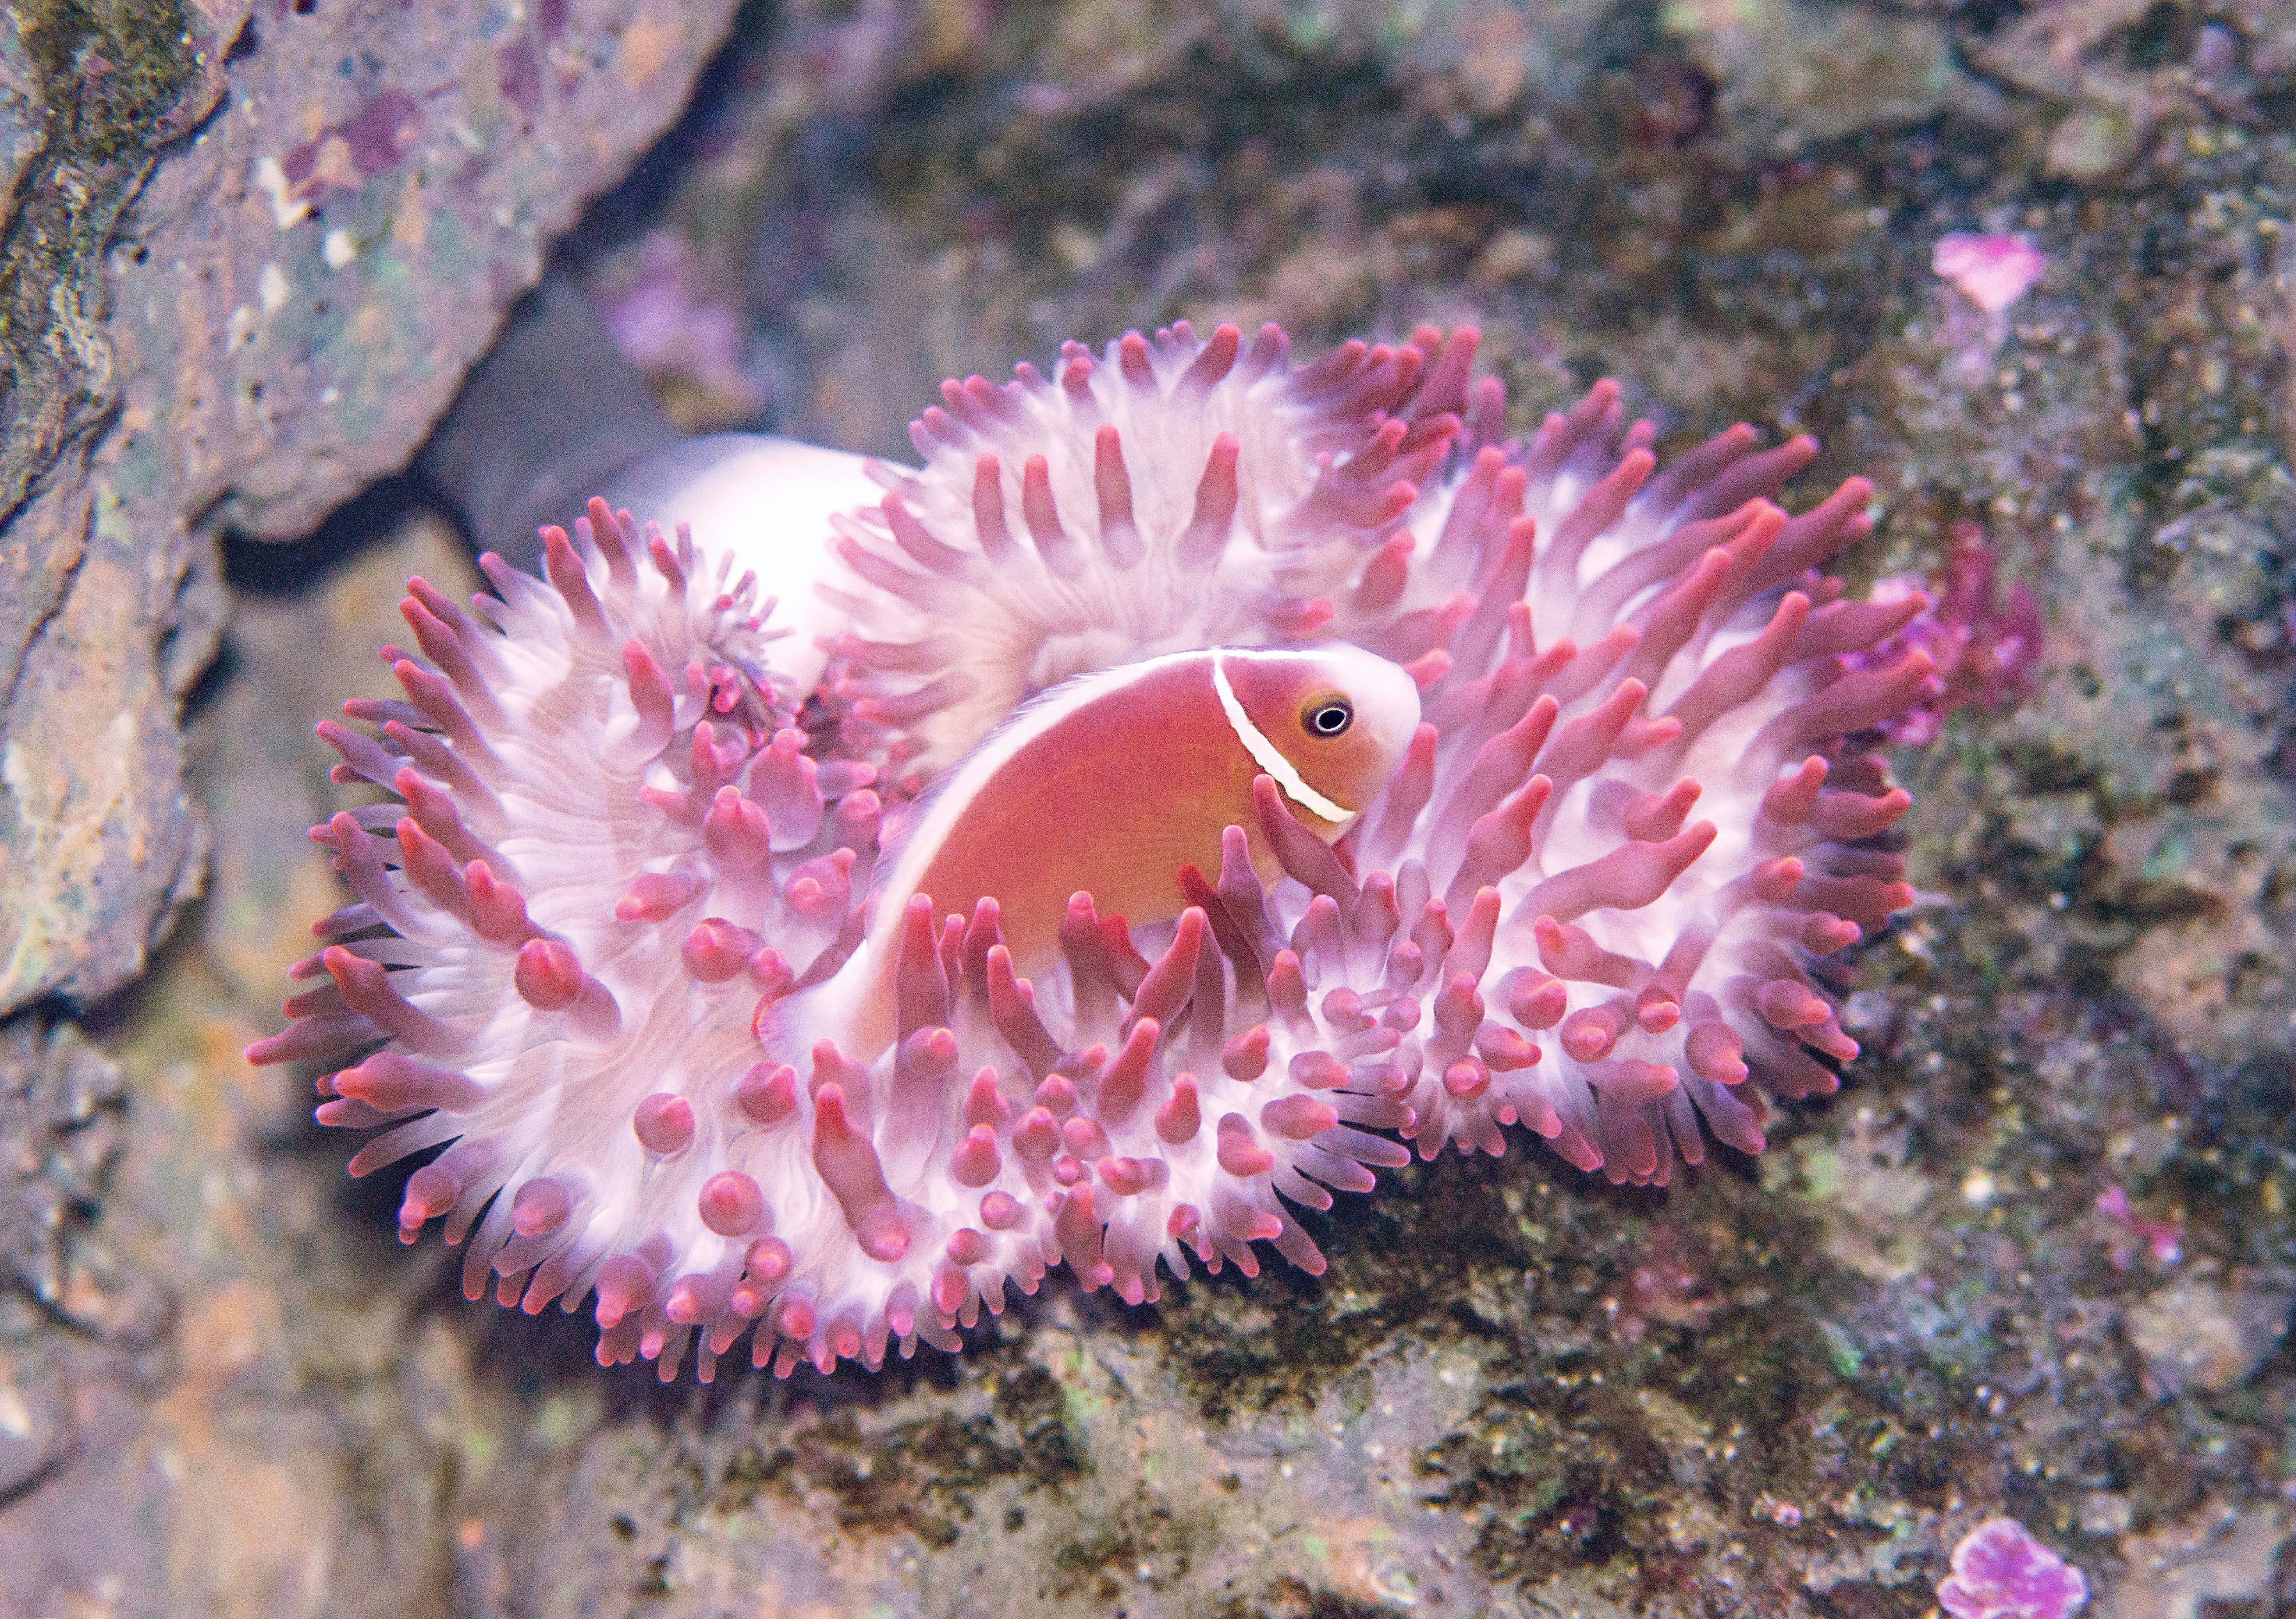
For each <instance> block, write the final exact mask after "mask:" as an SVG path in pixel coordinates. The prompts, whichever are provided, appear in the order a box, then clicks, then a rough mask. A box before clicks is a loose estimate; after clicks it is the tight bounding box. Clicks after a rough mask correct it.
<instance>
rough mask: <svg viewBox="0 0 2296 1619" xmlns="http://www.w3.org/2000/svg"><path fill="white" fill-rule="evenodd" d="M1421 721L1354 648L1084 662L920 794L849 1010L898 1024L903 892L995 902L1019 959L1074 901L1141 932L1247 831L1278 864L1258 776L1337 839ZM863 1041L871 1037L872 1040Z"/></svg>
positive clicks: (1386, 668)
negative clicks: (860, 990) (1226, 835)
mask: <svg viewBox="0 0 2296 1619" xmlns="http://www.w3.org/2000/svg"><path fill="white" fill-rule="evenodd" d="M1418 725H1419V689H1418V687H1417V686H1416V685H1415V683H1413V681H1412V678H1411V676H1410V675H1407V674H1406V673H1405V672H1404V671H1403V670H1402V669H1401V668H1398V666H1396V665H1394V664H1391V663H1390V662H1388V661H1387V660H1386V659H1385V658H1379V657H1376V656H1374V654H1372V653H1370V652H1366V651H1365V650H1362V649H1361V648H1359V647H1354V646H1349V645H1348V644H1346V643H1345V642H1330V643H1328V644H1325V645H1320V646H1316V647H1311V648H1290V649H1248V650H1247V649H1241V648H1214V649H1210V650H1197V651H1189V652H1175V653H1170V654H1169V655H1167V656H1164V657H1160V658H1150V659H1148V660H1146V661H1145V662H1143V663H1137V664H1130V665H1126V666H1120V667H1118V668H1112V669H1104V670H1101V671H1099V672H1097V673H1095V674H1091V675H1081V676H1079V677H1078V678H1077V679H1075V680H1072V681H1070V682H1067V683H1065V684H1062V685H1061V686H1058V687H1055V688H1054V690H1052V691H1049V692H1047V693H1046V695H1045V696H1043V697H1042V698H1039V699H1037V701H1036V702H1034V703H1032V704H1030V705H1029V707H1026V708H1023V709H1021V711H1020V712H1019V713H1018V714H1016V715H1014V716H1013V718H1012V719H1011V720H1010V721H1008V722H1007V723H1006V724H1005V725H1004V726H1003V727H1002V728H1001V729H999V730H998V731H996V732H994V733H993V734H991V735H990V736H989V737H988V740H985V741H983V742H982V743H981V744H980V746H979V747H977V748H974V749H973V751H972V753H971V754H969V755H968V756H966V757H965V758H964V759H963V760H962V761H960V762H959V763H958V764H957V765H955V767H954V768H953V769H952V770H951V771H950V772H949V773H948V775H947V777H946V778H944V780H943V781H942V782H941V784H940V785H939V788H938V789H936V790H935V791H934V792H933V793H932V794H931V796H929V797H927V798H926V799H925V800H924V802H923V803H922V805H921V806H920V808H919V811H918V814H917V817H916V819H915V821H914V823H913V826H912V830H911V831H910V833H909V835H908V837H907V838H906V840H905V841H904V842H903V844H902V845H901V846H900V847H899V849H898V854H897V855H896V857H895V858H894V860H893V861H892V863H891V864H890V868H889V869H888V870H887V871H886V874H885V877H884V880H883V881H882V882H881V884H880V885H879V887H878V890H877V894H876V897H875V901H874V904H873V907H872V917H871V923H870V928H869V932H868V934H867V936H866V937H865V943H864V944H863V945H862V952H863V953H865V954H866V955H867V956H868V957H869V958H870V960H869V961H868V963H867V964H866V967H865V972H864V975H863V976H864V977H865V980H866V981H867V982H868V984H869V985H870V989H869V990H868V991H867V992H865V999H864V1004H863V1005H862V1006H861V1007H860V1008H858V1009H857V1014H858V1015H857V1018H856V1023H857V1025H859V1026H863V1027H865V1028H866V1029H867V1030H868V1032H869V1034H872V1035H875V1034H883V1035H884V1038H885V1039H890V1034H886V1033H885V1030H886V1029H887V1028H889V1027H890V1010H888V1009H889V1008H890V1002H891V999H892V996H891V993H890V987H891V986H890V976H891V973H892V969H893V962H894V959H895V957H896V956H897V955H898V952H899V935H900V929H901V926H902V920H903V917H904V914H905V912H906V907H907V904H908V901H909V897H910V896H911V895H917V894H922V895H926V896H927V897H928V898H929V899H930V900H931V904H932V910H933V914H934V916H935V917H936V918H937V919H938V918H941V917H946V916H948V915H951V914H955V915H957V916H961V917H964V918H968V919H969V918H970V917H971V916H972V912H973V908H974V906H975V904H978V902H980V900H982V899H984V898H993V899H995V900H996V902H997V905H998V908H999V912H1000V916H999V920H1000V924H1001V926H1002V928H1003V932H1004V938H1005V944H1006V946H1007V947H1008V948H1009V949H1010V950H1011V951H1012V953H1013V970H1014V972H1016V973H1017V974H1019V975H1020V976H1021V977H1029V976H1030V975H1031V974H1032V973H1034V972H1037V971H1039V970H1041V969H1044V968H1045V967H1046V966H1048V965H1050V964H1052V963H1053V962H1054V961H1056V960H1057V959H1058V958H1059V955H1060V928H1061V922H1062V919H1063V918H1064V917H1065V916H1066V915H1067V913H1068V905H1069V900H1070V896H1071V895H1075V894H1077V893H1078V892H1080V891H1081V892H1088V893H1089V894H1091V895H1092V897H1093V902H1094V904H1095V908H1096V909H1097V910H1098V912H1100V914H1101V915H1103V916H1107V915H1110V914H1111V913H1115V914H1120V915H1122V916H1123V917H1124V918H1125V919H1126V920H1128V922H1130V923H1131V924H1132V925H1134V926H1136V927H1137V926H1142V925H1144V924H1148V923H1153V922H1159V921H1168V920H1171V919H1172V918H1174V917H1176V916H1177V915H1179V914H1180V912H1182V911H1183V910H1184V909H1185V907H1186V904H1187V900H1186V898H1185V895H1184V894H1183V892H1182V889H1181V887H1180V883H1179V878H1178V871H1179V868H1180V867H1182V866H1184V865H1186V864H1189V863H1194V864H1195V865H1197V866H1199V867H1201V869H1203V870H1205V871H1217V870H1218V866H1219V862H1220V838H1221V834H1222V833H1223V832H1224V831H1225V830H1226V829H1227V828H1229V827H1231V826H1234V827H1241V828H1242V829H1243V831H1244V834H1245V836H1246V838H1247V839H1248V840H1249V844H1250V847H1251V856H1252V864H1253V867H1254V869H1255V870H1256V871H1258V872H1259V875H1260V877H1261V878H1262V879H1272V878H1273V877H1274V876H1275V874H1276V873H1277V872H1278V871H1279V870H1280V867H1279V866H1278V864H1277V863H1276V861H1275V854H1274V851H1273V850H1272V849H1271V848H1270V847H1269V846H1268V845H1267V838H1266V836H1265V834H1263V833H1262V832H1261V830H1259V816H1258V814H1256V813H1255V811H1254V809H1253V805H1252V782H1253V781H1254V780H1255V779H1256V778H1258V777H1259V776H1263V775H1265V776H1267V777H1268V778H1270V779H1271V780H1272V781H1274V782H1275V787H1276V789H1277V791H1278V793H1279V795H1280V796H1281V798H1282V801H1283V805H1284V806H1285V807H1286V808H1287V809H1289V810H1290V811H1291V813H1292V817H1293V819H1294V820H1296V821H1298V822H1300V824H1301V825H1302V826H1304V827H1306V828H1307V829H1308V830H1310V831H1312V832H1314V833H1315V834H1316V836H1318V837H1320V838H1323V839H1324V841H1325V842H1327V843H1328V842H1332V841H1333V840H1335V839H1337V838H1340V837H1341V836H1342V835H1343V834H1344V833H1345V832H1346V831H1347V830H1348V829H1349V827H1350V826H1352V825H1353V824H1354V823H1355V821H1356V818H1357V816H1358V815H1360V814H1362V813H1363V812H1364V811H1365V809H1366V808H1368V807H1369V806H1370V805H1372V804H1373V803H1374V801H1375V800H1376V799H1377V798H1378V797H1379V795H1380V794H1381V792H1382V791H1383V790H1384V789H1385V788H1386V786H1387V784H1388V782H1389V781H1390V779H1392V777H1393V776H1394V775H1395V773H1396V772H1397V770H1398V769H1399V768H1400V767H1401V765H1402V764H1403V760H1404V756H1405V753H1406V749H1407V748H1408V747H1409V745H1410V742H1411V738H1412V733H1413V732H1415V730H1416V729H1417V728H1418ZM861 1043H862V1045H863V1046H864V1048H865V1050H872V1051H873V1050H881V1049H882V1043H881V1041H880V1040H878V1039H875V1038H867V1037H865V1038H864V1039H863V1040H862V1042H861Z"/></svg>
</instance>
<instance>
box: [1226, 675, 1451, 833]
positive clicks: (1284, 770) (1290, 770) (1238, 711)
mask: <svg viewBox="0 0 2296 1619" xmlns="http://www.w3.org/2000/svg"><path fill="white" fill-rule="evenodd" d="M1218 672H1219V675H1220V678H1221V679H1222V680H1223V681H1225V683H1226V687H1227V693H1226V695H1232V696H1233V698H1234V707H1232V708H1231V709H1230V712H1229V715H1228V717H1229V720H1230V722H1231V724H1234V725H1235V727H1236V731H1237V734H1238V735H1239V737H1241V738H1242V740H1243V741H1244V743H1245V745H1246V746H1247V747H1249V748H1251V751H1252V754H1253V756H1254V757H1255V758H1256V759H1258V760H1259V764H1260V765H1261V766H1262V767H1263V768H1264V769H1265V770H1266V771H1267V774H1269V775H1271V776H1273V777H1275V781H1276V785H1277V786H1278V787H1280V788H1282V789H1283V792H1284V794H1285V796H1286V797H1288V798H1289V799H1291V801H1292V803H1293V804H1294V805H1298V806H1300V807H1301V808H1303V809H1306V810H1308V811H1309V812H1310V814H1311V815H1312V817H1313V818H1314V819H1316V820H1321V821H1324V822H1331V823H1332V826H1331V828H1330V830H1331V831H1332V833H1333V835H1334V836H1335V835H1336V834H1337V831H1338V830H1339V829H1340V828H1341V827H1342V826H1344V825H1345V824H1346V823H1347V822H1349V821H1352V820H1353V818H1354V817H1355V816H1357V815H1359V814H1362V813H1363V812H1364V811H1365V809H1367V808H1368V807H1370V805H1371V804H1372V802H1373V801H1374V799H1376V798H1377V797H1379V795H1380V794H1381V793H1382V792H1383V791H1384V790H1385V789H1386V788H1387V784H1388V782H1389V781H1391V780H1393V779H1394V776H1395V773H1396V771H1397V770H1398V769H1399V768H1400V767H1401V765H1402V764H1403V759H1404V754H1405V752H1406V749H1407V748H1409V747H1410V745H1411V737H1412V733H1413V732H1415V731H1416V730H1417V729H1418V726H1419V688H1418V686H1417V684H1416V683H1414V682H1413V680H1412V678H1411V676H1410V675H1407V674H1406V673H1405V672H1404V671H1403V670H1402V669H1401V668H1399V667H1398V666H1396V665H1394V664H1391V663H1390V662H1389V661H1388V660H1387V659H1385V658H1381V657H1379V656H1378V655H1377V654H1375V653H1372V652H1366V651H1365V650H1363V649H1362V648H1361V647H1357V646H1350V645H1349V644H1348V643H1347V642H1339V641H1333V642H1318V643H1316V644H1315V645H1312V646H1305V647H1278V648H1267V649H1253V650H1223V651H1222V652H1220V653H1219V654H1218ZM1225 700H1226V696H1224V697H1223V701H1225ZM1255 736H1256V737H1257V738H1258V739H1259V743H1260V744H1264V746H1265V749H1266V750H1267V751H1263V748H1262V746H1260V745H1257V744H1255V741H1254V738H1255ZM1271 752H1272V754H1273V755H1274V757H1270V756H1269V754H1270V753H1271ZM1302 789H1304V790H1302ZM1333 809H1337V810H1338V811H1339V812H1341V814H1340V815H1339V816H1337V817H1334V816H1333V814H1332V811H1333ZM1308 818H1309V817H1303V819H1308Z"/></svg>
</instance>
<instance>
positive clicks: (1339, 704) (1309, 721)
mask: <svg viewBox="0 0 2296 1619" xmlns="http://www.w3.org/2000/svg"><path fill="white" fill-rule="evenodd" d="M1300 722H1301V723H1302V724H1305V725H1306V726H1307V727H1308V735H1309V736H1316V737H1335V736H1345V735H1346V734H1347V730H1348V727H1349V726H1350V725H1352V724H1355V723H1356V706H1355V705H1354V704H1353V703H1351V702H1349V701H1348V699H1346V698H1344V697H1326V698H1323V699H1318V700H1317V701H1315V702H1312V703H1309V704H1308V708H1307V712H1306V713H1304V714H1302V715H1300Z"/></svg>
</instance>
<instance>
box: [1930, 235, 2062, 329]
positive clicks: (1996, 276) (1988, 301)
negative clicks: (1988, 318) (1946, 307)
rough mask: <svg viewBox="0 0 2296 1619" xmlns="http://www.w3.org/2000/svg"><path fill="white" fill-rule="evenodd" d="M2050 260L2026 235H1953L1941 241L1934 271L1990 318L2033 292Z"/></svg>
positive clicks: (1933, 261)
mask: <svg viewBox="0 0 2296 1619" xmlns="http://www.w3.org/2000/svg"><path fill="white" fill-rule="evenodd" d="M2048 267H2049V256H2048V255H2047V254H2046V253H2044V252H2042V251H2041V250H2040V249H2038V248H2037V247H2035V246H2034V245H2033V239H2032V238H2031V237H2030V236H2026V235H2022V234H2020V235H2014V236H2009V235H1978V234H1974V233H1971V232H1967V231H1952V232H1948V233H1947V234H1945V235H1943V236H1940V237H1939V238H1938V244H1937V246H1936V247H1935V248H1934V249H1931V253H1930V268H1931V270H1932V271H1933V272H1935V273H1936V274H1938V275H1939V276H1941V277H1942V278H1944V279H1945V280H1946V281H1948V282H1952V283H1953V285H1954V287H1955V288H1956V289H1957V290H1959V291H1960V292H1961V293H1962V294H1963V295H1964V297H1966V298H1968V299H1969V301H1970V302H1971V303H1972V304H1975V305H1976V306H1977V307H1979V308H1980V309H1982V310H1984V311H1985V313H1986V314H1988V315H1999V314H2001V313H2002V312H2003V311H2004V310H2005V309H2007V308H2008V307H2010V306H2011V305H2012V304H2014V303H2015V302H2016V301H2017V300H2018V299H2019V298H2022V297H2024V296H2025V294H2026V293H2028V292H2030V291H2031V290H2032V289H2033V283H2034V282H2038V281H2039V280H2040V279H2041V277H2042V275H2043V274H2046V272H2047V270H2048Z"/></svg>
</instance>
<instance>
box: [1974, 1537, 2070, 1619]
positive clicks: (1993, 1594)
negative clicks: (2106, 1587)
mask: <svg viewBox="0 0 2296 1619" xmlns="http://www.w3.org/2000/svg"><path fill="white" fill-rule="evenodd" d="M1937 1594H1938V1603H1939V1606H1940V1607H1943V1608H1944V1609H1945V1611H1946V1612H1947V1613H1948V1614H1951V1615H1953V1619H2064V1616H2065V1615H2067V1614H2070V1613H2071V1612H2073V1611H2074V1610H2075V1609H2076V1608H2078V1607H2081V1606H2082V1605H2083V1604H2084V1603H2086V1602H2087V1600H2088V1581H2087V1579H2086V1578H2084V1577H2083V1576H2082V1574H2081V1571H2080V1570H2079V1569H2078V1568H2075V1567H2072V1566H2071V1565H2069V1564H2068V1563H2066V1561H2065V1560H2064V1559H2063V1558H2061V1557H2059V1556H2058V1555H2057V1554H2056V1553H2055V1552H2054V1551H2051V1550H2050V1549H2048V1548H2047V1547H2046V1546H2044V1545H2042V1544H2041V1543H2040V1542H2039V1541H2037V1540H2035V1539H2034V1538H2033V1537H2032V1535H2031V1533H2030V1532H2028V1531H2027V1529H2026V1527H2025V1525H2022V1524H2021V1523H2019V1522H2018V1521H2017V1520H2016V1519H2015V1518H2013V1517H1996V1518H1989V1519H1987V1520H1986V1521H1985V1522H1984V1523H1981V1524H1980V1525H1978V1526H1977V1527H1976V1528H1974V1529H1972V1530H1971V1531H1970V1532H1969V1533H1967V1534H1965V1535H1964V1536H1963V1537H1962V1541H1961V1544H1959V1545H1958V1546H1956V1547H1955V1548H1954V1549H1953V1573H1952V1574H1951V1575H1950V1576H1949V1577H1948V1578H1947V1579H1946V1580H1945V1581H1944V1582H1942V1583H1940V1584H1939V1586H1938V1593H1937Z"/></svg>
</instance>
